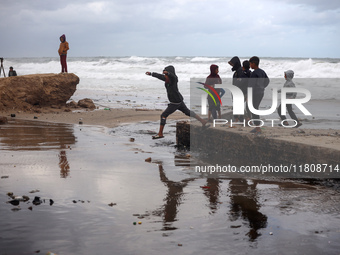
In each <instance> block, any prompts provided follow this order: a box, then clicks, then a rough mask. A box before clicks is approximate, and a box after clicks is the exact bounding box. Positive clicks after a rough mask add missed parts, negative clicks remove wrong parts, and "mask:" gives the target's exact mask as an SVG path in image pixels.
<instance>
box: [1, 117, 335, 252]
mask: <svg viewBox="0 0 340 255" xmlns="http://www.w3.org/2000/svg"><path fill="white" fill-rule="evenodd" d="M173 124H174V122H171V121H170V122H169V125H167V129H166V131H167V132H166V133H165V136H166V137H165V139H161V140H156V141H155V140H151V134H152V132H153V131H156V130H157V128H158V122H157V123H156V122H142V123H136V124H133V125H124V126H119V127H117V128H114V129H106V128H103V127H99V126H85V125H67V124H53V123H45V122H36V121H20V120H16V121H13V120H11V121H10V122H9V124H8V125H3V126H1V128H0V137H1V138H0V150H1V152H0V162H1V164H0V176H1V177H8V178H1V179H0V215H1V217H2V219H1V221H0V254H1V255H2V254H34V253H35V252H36V251H40V253H41V254H45V253H46V252H47V251H52V252H54V253H57V254H107V253H110V254H160V253H162V254H173V253H180V254H194V253H195V254H211V253H214V254H226V253H235V254H248V253H251V254H272V253H279V254H292V253H296V254H303V253H304V254H321V253H322V254H336V253H337V252H338V251H339V250H340V244H339V243H338V240H339V238H340V224H339V223H340V216H339V212H340V203H339V202H340V192H339V191H338V190H336V189H334V188H327V187H324V186H318V185H311V184H309V183H305V182H303V181H299V180H282V179H277V180H266V179H263V180H261V179H250V178H249V179H236V178H228V176H224V177H221V176H220V177H219V178H214V177H212V176H209V175H202V174H198V173H195V171H194V169H193V167H191V166H190V161H195V160H199V159H198V158H195V155H192V157H190V158H188V157H187V155H186V154H187V153H188V152H182V151H177V150H176V148H175V147H174V144H175V127H174V125H173ZM130 138H134V140H130ZM149 157H151V163H148V162H145V159H146V158H149ZM38 190H39V191H38ZM30 191H34V192H35V193H29V192H30ZM8 192H13V193H14V195H16V196H22V195H27V196H29V197H30V201H29V203H27V202H26V203H24V202H21V203H20V205H19V207H18V206H12V205H11V204H8V203H6V202H7V201H9V200H10V198H9V197H8V195H7V193H8ZM35 196H39V197H40V198H41V199H42V200H44V199H45V203H44V202H43V203H41V204H40V205H37V206H35V205H33V204H32V200H33V198H34V197H35ZM49 199H52V200H53V201H54V204H53V205H50V204H49V202H48V201H49ZM109 204H111V205H112V206H109ZM114 204H115V205H114ZM31 206H32V210H29V209H28V208H29V207H31ZM13 208H20V209H21V210H18V211H13V210H12V209H13ZM134 222H136V225H134V224H133V223H134ZM138 222H141V224H138Z"/></svg>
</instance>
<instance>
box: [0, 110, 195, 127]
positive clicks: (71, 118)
mask: <svg viewBox="0 0 340 255" xmlns="http://www.w3.org/2000/svg"><path fill="white" fill-rule="evenodd" d="M161 113H162V111H161V110H148V109H136V108H133V109H127V108H123V109H117V108H116V109H113V108H110V109H109V110H94V111H86V110H77V111H73V112H65V111H63V110H59V109H44V110H43V111H42V112H41V113H31V112H23V111H6V112H2V113H1V112H0V115H1V116H5V117H7V118H9V119H11V114H15V116H16V118H18V119H23V120H33V121H34V120H38V121H47V122H53V123H65V124H79V122H80V121H81V122H83V124H85V125H98V126H104V127H108V128H113V127H117V126H119V125H121V124H128V123H136V122H141V121H158V120H159V119H160V115H161ZM35 117H36V118H35ZM171 119H177V120H178V119H183V120H185V119H189V117H187V116H185V115H184V114H182V113H181V112H175V113H174V114H172V115H171V116H169V120H171Z"/></svg>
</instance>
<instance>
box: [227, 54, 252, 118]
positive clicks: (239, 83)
mask: <svg viewBox="0 0 340 255" xmlns="http://www.w3.org/2000/svg"><path fill="white" fill-rule="evenodd" d="M228 64H229V65H231V66H232V68H231V70H232V71H233V72H234V74H233V81H232V84H233V85H235V86H236V87H238V88H240V89H241V90H242V92H243V95H244V96H246V95H247V87H248V80H247V79H246V78H247V76H246V75H245V74H244V72H243V68H242V66H241V61H240V59H239V57H237V56H235V57H233V58H232V59H231V60H230V61H229V62H228ZM234 119H235V122H238V121H243V119H244V116H243V115H234Z"/></svg>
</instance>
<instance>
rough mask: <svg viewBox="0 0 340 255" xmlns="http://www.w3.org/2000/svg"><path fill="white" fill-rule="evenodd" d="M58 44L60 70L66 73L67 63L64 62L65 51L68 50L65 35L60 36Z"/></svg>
mask: <svg viewBox="0 0 340 255" xmlns="http://www.w3.org/2000/svg"><path fill="white" fill-rule="evenodd" d="M59 39H60V46H59V50H58V53H59V56H60V63H61V72H62V73H67V64H66V57H67V51H68V50H69V46H68V42H66V36H65V35H62V36H60V38H59Z"/></svg>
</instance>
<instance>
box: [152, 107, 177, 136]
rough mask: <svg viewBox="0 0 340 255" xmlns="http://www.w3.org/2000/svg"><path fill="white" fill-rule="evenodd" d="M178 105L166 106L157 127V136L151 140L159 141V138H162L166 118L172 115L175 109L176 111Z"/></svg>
mask: <svg viewBox="0 0 340 255" xmlns="http://www.w3.org/2000/svg"><path fill="white" fill-rule="evenodd" d="M178 107H179V105H177V104H168V107H167V108H166V109H165V111H164V112H163V113H162V114H161V122H160V125H159V131H158V134H157V135H155V136H153V137H152V139H159V138H163V137H164V135H163V130H164V126H165V124H166V118H167V117H168V116H169V115H170V114H172V113H174V112H175V111H176V110H177V109H178Z"/></svg>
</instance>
